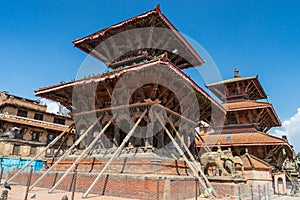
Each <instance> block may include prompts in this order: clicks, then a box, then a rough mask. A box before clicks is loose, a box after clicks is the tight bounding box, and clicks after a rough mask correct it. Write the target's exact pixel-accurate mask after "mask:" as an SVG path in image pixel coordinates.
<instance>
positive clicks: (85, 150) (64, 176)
mask: <svg viewBox="0 0 300 200" xmlns="http://www.w3.org/2000/svg"><path fill="white" fill-rule="evenodd" d="M112 121H113V118H111V119H110V120H109V122H108V123H107V124H106V125H105V126H104V128H103V129H102V130H101V131H100V133H99V134H98V135H97V136H96V137H95V139H94V140H93V141H92V142H91V143H90V145H89V146H88V147H87V148H86V149H84V151H83V152H82V153H81V154H80V156H79V157H78V158H77V159H76V161H75V162H74V163H73V164H72V165H71V167H69V169H68V170H67V171H66V172H65V173H64V175H63V176H62V177H61V178H60V179H59V181H58V182H57V183H56V184H55V185H54V186H53V187H52V188H51V189H50V190H49V193H52V192H53V191H54V190H55V189H56V188H57V187H58V186H59V185H60V184H61V182H62V181H63V180H64V179H65V178H66V177H67V176H68V174H69V173H70V172H71V170H72V169H73V168H74V167H75V166H77V164H78V163H79V162H80V161H81V160H82V159H83V158H84V156H86V155H87V154H88V153H89V152H90V151H91V150H92V148H93V146H94V145H95V144H96V142H98V140H99V139H100V137H101V136H102V134H103V133H104V132H105V130H106V129H107V128H108V127H109V126H110V124H111V122H112Z"/></svg>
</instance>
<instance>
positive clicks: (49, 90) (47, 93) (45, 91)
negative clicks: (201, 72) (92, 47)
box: [35, 60, 226, 114]
mask: <svg viewBox="0 0 300 200" xmlns="http://www.w3.org/2000/svg"><path fill="white" fill-rule="evenodd" d="M157 64H162V65H167V66H168V67H170V68H171V69H172V70H173V71H174V72H176V73H177V74H178V75H179V76H180V77H181V78H183V79H184V80H185V81H187V82H188V83H189V84H190V85H191V86H192V87H193V88H194V89H195V90H196V91H197V92H199V93H200V94H201V95H203V96H204V97H205V98H207V99H208V100H209V101H210V102H211V103H212V104H213V105H214V106H216V107H217V108H218V110H220V111H221V112H223V113H224V114H225V113H226V111H225V109H224V108H223V107H222V106H221V105H220V104H219V103H218V102H217V101H216V100H215V99H213V98H212V97H211V96H210V95H209V94H208V93H206V92H205V91H204V90H203V89H202V88H201V87H199V86H198V85H197V84H196V83H195V82H194V81H193V80H192V79H191V78H190V77H189V76H187V75H186V74H185V73H184V72H182V71H181V70H180V69H178V68H177V67H176V66H174V65H173V64H172V63H170V62H165V61H160V60H155V61H152V62H148V63H142V64H137V65H133V66H130V67H126V68H121V69H116V70H113V71H111V72H107V73H104V74H99V75H95V76H92V77H88V78H84V79H80V80H76V81H71V82H68V83H62V84H56V85H53V86H48V87H43V88H40V89H38V90H36V91H35V95H36V96H40V97H44V98H48V99H51V100H54V101H58V102H62V101H63V104H69V106H72V104H71V101H72V97H69V99H65V98H63V97H61V98H60V97H56V96H55V94H54V92H56V91H59V90H61V91H62V90H66V89H67V88H69V89H72V88H73V87H74V86H77V85H81V84H88V83H92V82H95V83H97V82H101V81H105V80H107V79H113V78H117V77H119V76H121V75H122V74H124V73H126V72H130V71H136V70H139V69H142V68H144V67H151V65H157ZM51 94H52V95H51ZM53 95H54V96H53ZM70 98H71V99H70Z"/></svg>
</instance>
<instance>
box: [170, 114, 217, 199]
mask: <svg viewBox="0 0 300 200" xmlns="http://www.w3.org/2000/svg"><path fill="white" fill-rule="evenodd" d="M167 121H168V123H169V124H170V126H171V127H172V129H173V130H174V132H175V133H176V136H177V138H178V139H179V141H180V143H181V145H182V146H183V147H184V150H185V151H186V152H187V154H188V155H189V157H190V159H191V160H192V164H193V165H194V167H195V169H196V170H198V172H199V173H200V174H201V176H202V177H203V179H204V180H205V182H206V185H207V186H208V187H211V186H212V185H211V184H210V182H209V180H208V179H207V178H206V176H205V174H204V172H203V171H202V168H201V164H200V163H199V162H197V161H196V160H195V158H194V156H193V154H192V153H191V151H190V150H189V148H188V147H187V146H186V144H185V143H184V141H183V140H182V138H181V137H180V134H179V133H178V131H177V130H176V128H175V126H174V124H173V123H172V121H171V120H170V118H167ZM200 137H201V136H200ZM204 144H205V143H204ZM205 146H206V144H205ZM206 147H207V146H206ZM207 148H208V147H207ZM209 150H210V149H209ZM213 191H214V195H215V196H217V193H216V191H215V190H213Z"/></svg>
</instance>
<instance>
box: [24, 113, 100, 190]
mask: <svg viewBox="0 0 300 200" xmlns="http://www.w3.org/2000/svg"><path fill="white" fill-rule="evenodd" d="M102 117H103V115H101V116H100V117H98V119H97V120H96V121H95V122H94V123H93V124H92V125H91V126H90V127H89V128H88V129H87V130H86V131H85V132H84V133H83V134H82V135H81V136H80V137H79V138H78V139H77V140H76V141H75V142H74V144H73V145H72V146H71V147H70V148H69V149H68V150H67V151H66V152H65V153H64V154H63V155H62V156H61V157H60V158H59V159H58V160H57V161H56V162H55V163H53V165H52V166H51V167H50V168H49V169H48V170H47V171H45V172H44V174H43V175H42V176H41V177H40V178H39V179H38V180H36V181H35V182H34V183H33V184H32V185H31V186H30V188H29V190H31V189H32V188H33V187H34V186H35V185H37V184H38V183H39V182H40V181H41V180H42V179H43V178H44V177H45V176H46V175H47V174H48V173H49V172H50V171H51V170H52V169H53V168H54V167H55V166H56V165H57V164H58V163H59V162H60V161H61V160H62V159H64V158H65V157H66V156H68V155H69V154H70V153H71V151H72V150H73V149H74V148H75V147H76V146H77V145H78V144H79V143H80V142H81V141H82V140H83V139H84V138H85V137H86V136H87V134H88V133H89V132H90V131H91V130H92V129H93V128H94V126H95V125H96V124H97V123H98V121H99V120H100V119H101V118H102Z"/></svg>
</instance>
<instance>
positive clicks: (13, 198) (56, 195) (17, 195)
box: [0, 185, 128, 200]
mask: <svg viewBox="0 0 300 200" xmlns="http://www.w3.org/2000/svg"><path fill="white" fill-rule="evenodd" d="M0 189H1V190H0V192H2V191H3V190H4V189H5V188H3V186H1V188H0ZM25 192H26V187H25V186H21V185H11V190H9V192H8V200H23V199H25ZM64 195H67V196H68V199H69V200H71V195H72V193H71V192H66V191H61V190H55V191H54V192H53V193H48V189H46V188H39V187H35V188H33V189H32V190H31V191H30V192H29V193H28V198H27V199H28V200H33V199H36V200H61V198H62V197H63V196H64ZM82 195H83V193H75V196H74V200H79V199H83V198H82ZM33 196H35V197H33ZM95 199H97V200H128V199H127V198H118V197H109V196H96V195H94V194H90V195H89V196H88V198H85V200H95Z"/></svg>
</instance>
